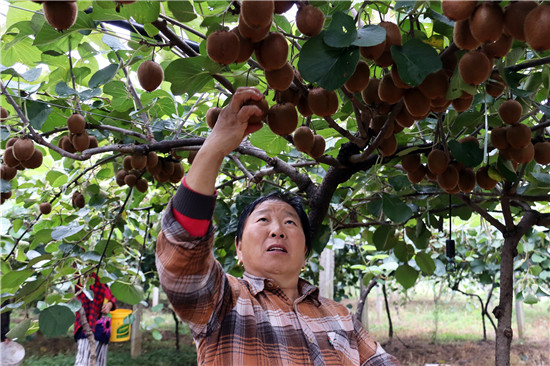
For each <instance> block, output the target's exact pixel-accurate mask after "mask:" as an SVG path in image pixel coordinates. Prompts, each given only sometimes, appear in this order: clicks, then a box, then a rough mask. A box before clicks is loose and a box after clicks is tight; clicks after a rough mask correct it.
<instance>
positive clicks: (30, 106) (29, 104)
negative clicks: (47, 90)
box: [24, 100, 52, 130]
mask: <svg viewBox="0 0 550 366" xmlns="http://www.w3.org/2000/svg"><path fill="white" fill-rule="evenodd" d="M24 105H25V108H26V112H27V118H28V119H29V121H30V122H31V126H32V127H34V128H35V129H37V130H40V129H41V128H42V125H43V124H44V122H45V121H46V119H48V116H49V115H50V113H51V112H52V108H51V107H50V106H48V104H46V103H40V102H35V101H34V100H26V101H25V102H24Z"/></svg>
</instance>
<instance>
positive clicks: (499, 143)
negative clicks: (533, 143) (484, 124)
mask: <svg viewBox="0 0 550 366" xmlns="http://www.w3.org/2000/svg"><path fill="white" fill-rule="evenodd" d="M506 131H507V128H506V127H504V126H500V127H495V128H493V129H492V130H491V144H493V146H494V147H496V148H497V149H499V150H504V149H507V148H508V146H510V145H509V144H508V140H507V139H506Z"/></svg>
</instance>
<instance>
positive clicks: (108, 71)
mask: <svg viewBox="0 0 550 366" xmlns="http://www.w3.org/2000/svg"><path fill="white" fill-rule="evenodd" d="M117 71H118V64H111V65H109V66H107V67H105V68H103V69H101V70H98V71H97V72H96V73H95V74H93V75H92V77H91V78H90V81H88V87H90V88H92V89H93V88H97V87H99V86H101V85H103V84H105V83H107V82H108V81H109V80H111V79H112V78H113V77H114V76H115V74H116V73H117Z"/></svg>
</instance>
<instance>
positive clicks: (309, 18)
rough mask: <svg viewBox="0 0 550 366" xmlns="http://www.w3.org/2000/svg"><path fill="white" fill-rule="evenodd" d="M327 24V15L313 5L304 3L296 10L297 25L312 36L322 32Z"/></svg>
mask: <svg viewBox="0 0 550 366" xmlns="http://www.w3.org/2000/svg"><path fill="white" fill-rule="evenodd" d="M323 25H325V15H324V14H323V12H322V11H321V10H319V9H317V8H316V7H314V6H313V5H303V6H301V7H300V8H299V9H298V11H297V12H296V27H298V30H299V31H300V32H301V33H302V34H304V35H306V36H310V37H314V36H316V35H318V34H319V33H321V30H323Z"/></svg>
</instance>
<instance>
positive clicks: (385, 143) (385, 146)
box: [378, 135, 397, 156]
mask: <svg viewBox="0 0 550 366" xmlns="http://www.w3.org/2000/svg"><path fill="white" fill-rule="evenodd" d="M378 151H380V153H382V155H384V156H391V155H393V154H395V152H396V151H397V139H396V138H395V135H391V136H390V137H388V138H385V139H383V140H382V142H381V143H380V145H379V146H378Z"/></svg>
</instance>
